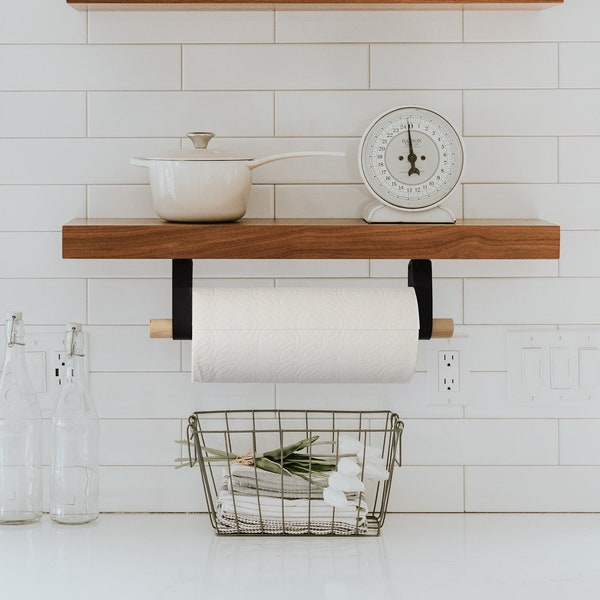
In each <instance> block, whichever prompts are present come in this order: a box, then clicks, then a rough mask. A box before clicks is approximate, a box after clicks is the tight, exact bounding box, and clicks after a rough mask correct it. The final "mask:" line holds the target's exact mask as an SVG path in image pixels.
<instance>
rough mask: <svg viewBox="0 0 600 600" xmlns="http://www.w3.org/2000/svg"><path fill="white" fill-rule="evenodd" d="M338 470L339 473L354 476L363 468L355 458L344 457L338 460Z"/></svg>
mask: <svg viewBox="0 0 600 600" xmlns="http://www.w3.org/2000/svg"><path fill="white" fill-rule="evenodd" d="M337 470H338V473H343V474H344V475H352V476H354V475H358V474H359V473H360V471H361V468H360V466H359V465H358V463H357V462H356V461H355V460H354V459H353V458H349V457H344V458H340V460H339V461H338V464H337Z"/></svg>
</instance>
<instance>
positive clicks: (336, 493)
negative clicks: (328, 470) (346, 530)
mask: <svg viewBox="0 0 600 600" xmlns="http://www.w3.org/2000/svg"><path fill="white" fill-rule="evenodd" d="M323 500H325V502H327V504H329V506H335V507H336V508H343V507H344V506H349V505H350V502H348V498H346V494H344V492H342V491H340V490H334V489H333V488H331V487H326V488H323Z"/></svg>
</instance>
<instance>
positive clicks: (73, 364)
mask: <svg viewBox="0 0 600 600" xmlns="http://www.w3.org/2000/svg"><path fill="white" fill-rule="evenodd" d="M65 350H66V355H67V361H66V366H65V369H66V370H65V374H64V380H63V385H62V390H61V394H60V398H59V400H58V403H57V405H56V409H55V411H54V414H53V416H52V422H51V436H52V437H51V459H50V517H51V519H52V520H53V521H55V522H57V523H65V524H70V525H76V524H82V523H89V522H90V521H95V520H96V519H97V518H98V415H97V414H96V410H95V409H94V405H93V404H92V401H91V398H90V395H89V392H88V387H87V381H86V364H85V350H84V337H83V332H82V331H81V325H80V324H79V323H72V324H69V325H67V328H66V331H65Z"/></svg>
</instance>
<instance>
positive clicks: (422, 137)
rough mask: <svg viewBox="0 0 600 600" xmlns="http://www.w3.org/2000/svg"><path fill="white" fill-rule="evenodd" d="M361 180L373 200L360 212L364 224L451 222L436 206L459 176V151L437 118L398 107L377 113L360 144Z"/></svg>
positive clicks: (456, 137)
mask: <svg viewBox="0 0 600 600" xmlns="http://www.w3.org/2000/svg"><path fill="white" fill-rule="evenodd" d="M358 162H359V170H360V174H361V177H362V179H363V181H364V183H365V185H366V186H367V189H368V190H369V192H370V193H371V195H372V196H373V197H374V198H375V200H374V201H373V202H370V203H369V204H367V206H366V207H365V209H364V211H363V219H364V220H365V221H367V223H455V222H456V218H455V216H454V215H453V214H452V212H451V211H450V210H449V209H448V208H445V207H442V206H440V205H441V204H442V202H444V200H445V199H446V198H447V196H448V194H450V192H451V191H452V190H453V189H454V188H455V187H456V185H457V184H458V182H459V180H460V177H461V175H462V172H463V165H464V149H463V144H462V142H461V139H460V136H459V135H458V133H457V132H456V130H455V129H454V127H453V126H452V125H451V124H450V123H449V122H448V121H447V120H446V119H445V118H444V117H442V116H441V115H439V114H438V113H436V112H434V111H432V110H429V109H427V108H422V107H418V106H402V107H399V108H394V109H392V110H389V111H387V112H385V113H383V114H381V115H379V116H378V117H377V118H376V119H375V120H374V121H373V122H372V123H371V124H370V125H369V127H368V128H367V129H366V131H365V132H364V134H363V136H362V139H361V141H360V146H359V152H358Z"/></svg>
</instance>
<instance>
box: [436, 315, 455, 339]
mask: <svg viewBox="0 0 600 600" xmlns="http://www.w3.org/2000/svg"><path fill="white" fill-rule="evenodd" d="M453 334H454V321H453V320H452V319H433V328H432V330H431V337H432V338H451V337H452V335H453Z"/></svg>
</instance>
